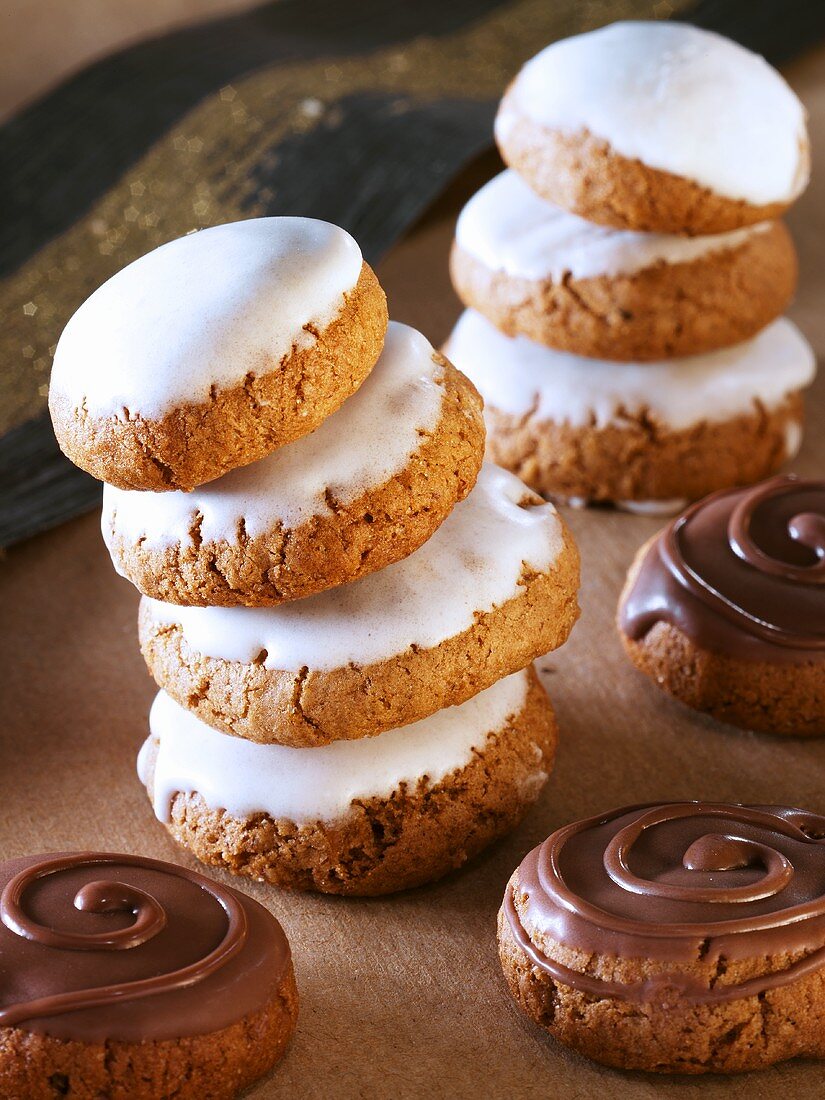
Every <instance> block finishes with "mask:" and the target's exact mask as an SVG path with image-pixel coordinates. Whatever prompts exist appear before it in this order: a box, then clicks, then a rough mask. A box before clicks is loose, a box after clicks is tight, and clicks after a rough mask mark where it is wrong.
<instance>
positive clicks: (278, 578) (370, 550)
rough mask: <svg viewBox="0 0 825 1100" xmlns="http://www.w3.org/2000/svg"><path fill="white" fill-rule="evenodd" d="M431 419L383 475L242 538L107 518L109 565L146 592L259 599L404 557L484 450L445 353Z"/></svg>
mask: <svg viewBox="0 0 825 1100" xmlns="http://www.w3.org/2000/svg"><path fill="white" fill-rule="evenodd" d="M437 358H438V359H439V360H440V361H441V362H442V364H443V368H444V390H445V392H444V400H443V402H442V407H441V415H440V417H439V420H438V423H437V424H436V426H435V428H434V429H433V430H432V432H431V433H428V434H426V435H425V434H424V433H423V432H422V434H421V442H420V446H419V449H418V450H417V451H416V452H415V453H414V454H413V455H411V456H410V459H409V461H408V463H407V465H406V466H405V467H404V469H403V470H400V471H399V472H398V473H397V474H395V475H394V476H393V477H392V478H391V479H390V480H389V481H387V482H385V483H384V484H383V485H379V486H377V487H376V488H374V489H370V490H368V491H367V492H365V493H362V494H361V496H359V497H357V498H356V499H355V500H353V501H351V502H349V503H347V504H343V503H340V502H338V501H336V500H335V499H334V498H333V497H332V495H331V494H328V510H327V511H326V512H325V513H323V514H321V515H317V516H313V517H312V519H310V520H309V521H308V522H307V523H305V524H303V525H302V526H300V527H296V528H289V527H284V526H283V525H278V526H275V527H273V529H272V530H271V531H270V532H268V533H267V534H265V535H260V536H256V537H254V538H250V537H249V536H247V534H246V532H245V530H244V527H243V524H242V523H239V525H238V531H237V537H236V540H235V541H234V542H232V543H227V542H225V541H221V542H208V541H202V540H201V539H200V537H199V518H198V516H197V515H196V516H194V517H193V522H192V527H191V529H190V533H189V538H188V540H187V541H185V542H178V543H176V544H175V545H174V546H170V547H165V548H160V549H158V548H154V547H151V546H147V545H146V544H145V543H138V544H137V545H135V544H134V543H133V541H132V540H131V539H127V538H124V537H122V536H120V535H118V534H116V533H115V532H116V528H117V524H116V522H115V523H114V524H112V525H110V527H109V534H108V539H107V542H108V545H109V547H110V552H111V554H112V559H113V560H114V562H115V565H116V567H117V568H118V571H119V572H121V573H123V574H125V575H126V576H127V577H128V578H129V580H130V581H132V583H133V584H134V585H135V586H136V587H137V588H139V589H140V591H141V592H143V593H145V594H146V595H147V596H153V597H155V599H158V600H164V601H166V602H167V603H175V604H187V605H190V606H196V607H216V606H217V607H231V606H237V605H246V606H249V607H265V606H271V605H274V604H280V603H285V602H286V601H288V600H298V599H302V598H304V597H306V596H312V595H315V594H316V593H318V592H323V591H324V590H325V589H327V588H334V587H336V586H337V585H340V584H346V583H348V582H349V581H354V580H357V579H358V578H359V577H363V576H366V575H367V574H368V573H373V572H375V571H376V570H379V569H383V568H384V567H385V566H387V565H391V564H392V563H393V562H396V561H399V560H400V559H401V558H405V557H407V555H408V554H411V553H412V552H413V551H414V550H417V549H418V547H419V546H421V545H422V544H423V543H425V542H426V541H427V539H428V538H429V537H430V536H431V535H432V534H433V533H434V532H435V531H436V530H437V528H438V527H439V526H440V524H441V523H442V522H443V521H444V520H445V519H446V518H447V516H448V514H449V513H450V511H451V510H452V508H453V506H454V505H455V504H456V503H457V502H458V501H459V500H463V499H464V497H465V496H466V495H467V494H468V493H469V491H470V490H471V489H472V487H473V485H474V484H475V480H476V475H477V474H478V471H479V468H480V466H481V462H482V458H483V456H484V422H483V419H482V413H481V398H480V397H479V396H478V393H477V392H476V390H475V387H474V386H473V385H472V383H471V382H470V381H469V379H467V378H465V377H464V375H463V374H461V373H460V372H459V371H457V370H456V369H455V367H453V366H452V365H451V364H450V363H448V362H447V361H446V360H444V359H442V358H441V357H440V356H438V357H437Z"/></svg>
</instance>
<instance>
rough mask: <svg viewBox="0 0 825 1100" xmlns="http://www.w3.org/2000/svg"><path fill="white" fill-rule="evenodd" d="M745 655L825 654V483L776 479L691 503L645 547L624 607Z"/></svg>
mask: <svg viewBox="0 0 825 1100" xmlns="http://www.w3.org/2000/svg"><path fill="white" fill-rule="evenodd" d="M657 622H667V623H670V624H671V625H672V626H675V627H676V628H678V629H679V630H681V631H682V632H683V633H685V634H686V635H687V636H688V637H689V638H691V639H692V640H693V641H694V642H696V643H697V644H698V645H700V646H702V647H703V648H705V649H710V650H713V651H716V652H722V653H726V654H729V655H731V656H734V657H739V658H743V659H749V660H756V661H767V662H772V663H776V662H783V663H787V662H790V663H799V662H807V661H821V660H825V482H823V481H802V480H800V479H799V478H796V477H793V476H787V477H775V478H771V479H770V480H769V481H765V482H763V483H762V484H761V485H757V486H754V487H751V488H747V489H731V490H725V491H723V492H721V493H715V494H714V495H713V496H710V497H707V498H706V499H705V500H702V501H700V502H699V503H698V504H695V505H693V507H692V508H690V509H688V511H687V512H685V513H684V514H683V515H681V516H679V517H678V518H677V519H676V520H674V521H673V522H672V523H671V524H670V525H669V526H668V527H666V528H665V530H664V531H662V532H661V534H659V535H658V536H657V537H656V538H655V539H654V541H653V542H652V543H651V544H650V546H649V547H648V549H647V551H646V553H645V555H644V557H643V559H642V562H641V564H640V566H639V568H638V571H637V572H636V574H635V576H634V577H633V578H632V579H631V581H630V583H629V584H628V588H627V590H626V592H625V594H624V596H623V599H622V603H621V606H620V608H619V624H620V626H621V629H622V630H623V632H624V633H625V634H626V635H627V636H628V637H630V638H632V639H634V640H639V639H640V638H643V637H644V636H645V635H646V634H647V633H648V632H649V631H650V630H651V629H652V628H653V626H655V624H656V623H657Z"/></svg>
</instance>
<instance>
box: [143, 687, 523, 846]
mask: <svg viewBox="0 0 825 1100" xmlns="http://www.w3.org/2000/svg"><path fill="white" fill-rule="evenodd" d="M527 685H528V675H527V672H526V671H522V672H516V673H514V674H513V675H512V676H507V677H506V678H505V679H503V680H499V681H498V683H496V684H494V685H493V686H492V687H490V688H487V690H486V691H482V692H481V693H480V694H479V695H476V696H474V697H473V698H472V699H468V700H467V702H466V703H462V704H461V706H457V707H448V708H447V709H446V710H441V711H439V712H438V713H437V714H433V715H432V716H431V717H429V718H425V719H423V721H420V722H416V723H415V724H414V725H411V726H404V727H403V728H402V729H395V730H390V731H388V732H387V733H382V734H380V735H379V736H378V737H362V738H359V739H358V740H355V741H335V742H333V743H332V744H331V745H324V746H321V747H320V748H312V749H296V748H287V747H286V746H283V745H257V744H254V743H253V742H251V741H245V740H244V739H243V738H241V737H230V736H228V735H227V734H224V733H218V731H217V730H213V729H211V727H209V726H207V725H205V724H204V723H203V722H201V721H200V719H199V718H196V717H195V715H194V714H192V713H191V712H190V711H188V710H185V709H184V708H183V707H181V706H179V705H178V704H177V703H176V702H174V700H172V699H171V698H170V697H169V696H168V695H166V694H165V693H164V692H160V694H159V695H158V696H157V698H156V699H155V702H154V704H153V706H152V711H151V714H150V716H149V726H150V729H151V734H152V736H151V738H150V739H149V741H147V742H146V744H145V745H144V746H143V749H142V750H141V753H140V756H139V757H138V774H139V775H140V778H141V780H142V781H143V782H144V783H146V782H147V780H148V774H147V772H148V754H149V751H150V747H151V744H152V741H153V740H154V741H156V742H157V743H158V754H157V760H156V764H155V775H154V783H153V790H152V796H153V799H152V800H153V803H154V807H155V813H156V814H157V816H158V817H159V818H160V820H161V821H168V820H169V813H170V807H171V802H172V799H173V798H174V796H175V794H176V793H178V792H184V793H187V794H188V793H193V792H197V793H198V794H200V795H201V796H202V798H203V799H204V801H205V802H206V804H207V805H208V806H209V807H211V808H212V809H223V810H226V811H227V812H228V813H230V814H232V816H233V817H239V818H245V817H249V816H251V815H252V814H257V813H265V814H269V816H270V817H273V818H276V819H286V820H289V821H292V822H295V823H297V824H302V823H308V822H314V821H335V820H338V819H340V818H341V817H343V816H345V815H346V813H347V811H348V810H349V808H350V807H351V805H352V803H353V802H354V801H356V800H358V799H366V798H389V797H390V795H392V793H393V792H394V791H397V790H398V789H399V788H400V787H401V785H402V784H407V785H410V786H411V787H413V788H414V787H415V786H416V785H417V783H418V780H419V779H420V778H421V777H426V779H427V781H428V786H431V787H432V786H435V785H436V784H437V783H439V782H440V781H441V780H442V779H444V778H445V777H446V776H447V775H449V774H450V772H452V771H454V770H455V769H457V768H463V767H465V766H466V765H467V764H469V763H470V761H471V759H472V757H473V755H474V753H475V752H482V751H483V750H484V746H485V744H486V742H487V740H488V738H489V737H490V735H491V734H493V733H496V732H497V731H499V730H500V729H502V728H503V726H504V725H505V723H506V722H507V719H508V718H511V717H514V716H516V715H518V714H519V712H520V711H521V710H522V709H523V707H524V703H525V700H526V697H527ZM538 767H539V763H538V762H537V768H538Z"/></svg>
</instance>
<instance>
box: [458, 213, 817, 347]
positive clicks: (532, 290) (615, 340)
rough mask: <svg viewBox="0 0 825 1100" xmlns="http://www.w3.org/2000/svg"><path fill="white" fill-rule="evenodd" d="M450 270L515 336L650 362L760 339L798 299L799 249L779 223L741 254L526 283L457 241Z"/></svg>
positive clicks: (466, 298) (476, 305) (466, 296)
mask: <svg viewBox="0 0 825 1100" xmlns="http://www.w3.org/2000/svg"><path fill="white" fill-rule="evenodd" d="M450 272H451V276H452V280H453V285H454V286H455V288H456V291H457V293H458V296H459V298H461V300H462V302H463V303H464V304H465V305H466V306H469V307H470V308H472V309H476V310H478V312H479V313H483V314H484V316H485V317H487V318H488V320H490V321H492V323H493V324H494V325H495V326H496V327H497V328H499V329H501V331H502V332H504V333H506V334H507V335H508V336H518V335H521V336H527V337H529V338H530V339H531V340H535V341H536V342H537V343H539V344H546V345H547V346H548V347H551V348H559V349H561V350H562V351H570V352H573V353H574V354H576V355H583V356H587V357H591V358H597V359H617V360H622V361H624V360H639V361H642V362H649V361H650V360H657V359H670V358H673V357H675V356H681V355H698V354H701V353H702V352H707V351H714V350H716V349H718V348H724V347H728V346H730V345H731V344H737V343H740V342H741V341H743V340H747V339H749V338H750V337H751V336H755V335H756V333H757V332H759V331H760V329H762V328H764V327H765V326H766V325H767V324H769V323H770V322H771V321H773V320H774V319H775V318H777V317H778V316H779V315H780V314H781V313H782V311H783V310H784V308H785V306H786V305H787V304H788V301H789V300H790V298H791V295H792V294H793V291H794V288H795V286H796V253H795V252H794V247H793V243H792V241H791V238H790V236H789V234H788V231H787V229H786V228H785V226H784V225H783V224H782V223H781V222H775V223H774V224H773V225H771V227H770V228H769V229H765V230H761V231H759V232H755V233H753V234H752V235H750V236H749V237H748V238H747V239H746V240H745V241H744V242H742V243H741V244H738V245H736V246H735V247H733V248H727V249H725V250H724V251H722V252H713V253H708V254H707V255H704V256H700V257H699V258H698V259H695V260H691V261H690V262H689V263H679V264H668V263H664V262H660V263H658V264H656V265H654V266H653V267H647V268H644V269H643V270H641V271H638V272H635V273H634V274H631V275H616V276H610V277H608V276H606V275H599V276H594V277H593V278H588V279H573V278H569V277H565V278H564V279H563V280H562V281H561V282H560V283H554V282H552V281H551V280H546V281H538V280H534V279H523V278H518V277H516V276H512V275H508V274H506V273H505V272H503V271H491V270H490V268H488V267H486V266H485V265H484V264H482V263H480V262H479V261H478V260H476V259H475V258H474V257H472V256H471V255H470V254H469V253H467V252H465V251H463V250H462V249H461V248H460V247H459V246H458V245H457V244H454V245H453V250H452V254H451V257H450Z"/></svg>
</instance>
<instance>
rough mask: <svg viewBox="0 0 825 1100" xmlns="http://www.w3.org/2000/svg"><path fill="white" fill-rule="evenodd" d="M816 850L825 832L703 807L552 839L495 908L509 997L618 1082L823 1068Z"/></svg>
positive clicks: (780, 818) (794, 820)
mask: <svg viewBox="0 0 825 1100" xmlns="http://www.w3.org/2000/svg"><path fill="white" fill-rule="evenodd" d="M823 837H825V818H823V817H820V816H819V815H817V814H812V813H808V812H807V811H805V810H798V809H793V808H790V807H784V806H736V805H732V806H728V805H720V804H714V803H702V802H681V803H665V804H664V805H658V806H656V805H650V806H636V807H628V808H626V809H621V810H615V811H613V813H608V814H604V815H603V816H600V817H593V818H590V819H589V820H587V821H579V822H576V823H575V824H573V825H568V826H566V827H565V828H562V829H559V830H558V831H557V832H555V833H553V834H552V835H551V836H550V837H548V839H547V840H545V842H544V843H543V844H541V845H539V847H538V848H534V849H533V851H532V852H530V854H529V855H528V856H527V857H526V858H525V859H524V861H523V862H522V864H521V865H520V866H519V867H518V868H517V870H516V871H515V873H514V874H513V876H512V878H511V879H510V882H509V883H508V885H507V890H506V892H505V895H504V902H503V904H502V907H501V910H500V912H499V920H498V943H499V955H500V957H501V965H502V968H503V970H504V976H505V978H506V980H507V985H508V986H509V989H510V993H511V994H512V996H513V998H514V999H515V1001H516V1003H517V1004H518V1005H519V1006H520V1007H521V1008H522V1009H523V1011H524V1012H525V1013H526V1014H527V1015H528V1016H530V1017H531V1018H532V1019H533V1020H535V1022H536V1023H537V1024H539V1026H540V1027H543V1028H544V1029H545V1030H546V1031H549V1032H550V1034H551V1035H553V1036H554V1037H555V1038H556V1039H558V1040H559V1041H560V1042H562V1043H565V1044H566V1045H567V1046H570V1047H572V1048H573V1049H574V1050H577V1051H578V1052H579V1053H580V1054H584V1055H585V1056H586V1057H588V1058H593V1059H595V1061H597V1062H603V1063H605V1064H606V1065H609V1066H617V1067H619V1068H621V1069H637V1070H648V1071H651V1072H654V1073H706V1072H719V1073H732V1072H738V1071H741V1070H750V1069H763V1068H765V1067H766V1066H770V1065H772V1064H773V1063H775V1062H781V1061H784V1060H785V1059H787V1058H795V1057H798V1056H808V1057H810V1056H813V1057H823V1056H825V1039H823V1035H825V851H824V850H823V843H825V841H824V840H823ZM757 1091H758V1090H757Z"/></svg>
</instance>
